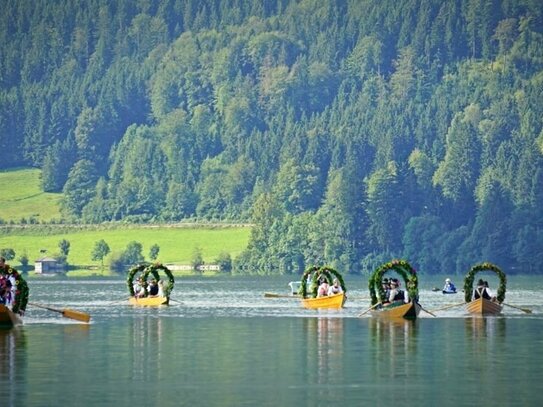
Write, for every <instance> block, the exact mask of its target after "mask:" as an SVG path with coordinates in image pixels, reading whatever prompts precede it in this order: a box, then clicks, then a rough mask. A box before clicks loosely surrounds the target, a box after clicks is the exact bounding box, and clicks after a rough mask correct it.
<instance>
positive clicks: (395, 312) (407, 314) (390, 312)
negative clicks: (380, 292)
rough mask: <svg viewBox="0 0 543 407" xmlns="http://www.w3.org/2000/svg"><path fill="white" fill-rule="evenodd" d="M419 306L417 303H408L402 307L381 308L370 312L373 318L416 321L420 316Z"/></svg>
mask: <svg viewBox="0 0 543 407" xmlns="http://www.w3.org/2000/svg"><path fill="white" fill-rule="evenodd" d="M420 310H421V306H420V305H419V303H417V302H409V303H407V304H402V305H389V306H385V307H383V308H379V309H375V310H373V311H372V312H371V314H372V315H373V316H376V317H379V318H392V319H397V318H404V319H416V318H417V317H418V316H419V314H420Z"/></svg>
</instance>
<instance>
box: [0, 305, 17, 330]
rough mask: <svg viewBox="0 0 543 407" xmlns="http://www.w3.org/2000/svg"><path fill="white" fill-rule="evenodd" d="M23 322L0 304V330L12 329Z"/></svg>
mask: <svg viewBox="0 0 543 407" xmlns="http://www.w3.org/2000/svg"><path fill="white" fill-rule="evenodd" d="M22 323H23V320H22V319H21V317H19V315H17V314H15V313H14V312H13V311H11V310H10V309H9V308H8V307H6V306H5V305H4V304H0V328H8V329H9V328H13V327H14V326H17V325H21V324H22Z"/></svg>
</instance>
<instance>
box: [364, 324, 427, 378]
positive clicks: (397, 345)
mask: <svg viewBox="0 0 543 407" xmlns="http://www.w3.org/2000/svg"><path fill="white" fill-rule="evenodd" d="M369 332H370V338H371V342H372V347H373V350H374V352H373V355H374V358H373V360H372V361H371V363H372V364H373V370H374V371H375V372H376V373H378V374H379V375H380V376H384V377H387V378H398V377H401V376H407V375H409V374H412V373H414V372H413V371H412V370H413V369H414V366H416V365H415V364H414V363H413V362H414V360H416V358H417V350H418V349H417V348H418V340H417V336H418V324H417V320H406V319H403V318H401V319H383V318H371V319H369Z"/></svg>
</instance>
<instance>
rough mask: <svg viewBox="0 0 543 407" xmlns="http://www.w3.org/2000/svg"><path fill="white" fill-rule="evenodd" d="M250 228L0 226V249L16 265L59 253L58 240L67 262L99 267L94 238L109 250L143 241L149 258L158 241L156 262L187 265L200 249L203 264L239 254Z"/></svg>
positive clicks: (79, 266) (106, 262)
mask: <svg viewBox="0 0 543 407" xmlns="http://www.w3.org/2000/svg"><path fill="white" fill-rule="evenodd" d="M250 230H251V229H250V228H249V227H244V226H239V227H209V228H208V227H170V226H162V227H159V226H157V227H146V226H139V227H136V226H134V227H130V226H118V227H107V228H106V227H103V228H101V227H96V228H82V229H77V228H65V227H62V226H60V225H58V226H55V225H53V226H42V225H39V226H36V225H32V226H28V227H25V228H7V227H4V228H3V229H0V233H1V235H0V249H4V248H12V249H13V250H14V251H15V253H16V255H15V259H13V260H11V261H10V264H11V265H12V266H14V267H15V268H17V267H18V266H19V264H18V263H19V262H18V261H17V258H18V257H19V256H20V255H21V254H23V253H26V255H27V256H28V259H29V263H30V264H31V265H33V263H34V261H35V260H36V259H38V258H40V257H43V256H44V255H49V256H51V255H54V254H56V253H59V252H60V250H59V246H58V244H59V242H60V241H61V240H63V239H66V240H67V241H68V242H70V251H69V254H68V263H69V264H70V265H71V266H75V267H76V268H82V269H83V268H88V267H92V266H100V262H99V261H92V260H91V257H92V256H91V254H92V250H93V248H94V246H95V244H96V242H97V241H99V240H101V239H103V240H105V241H106V243H107V244H108V245H109V247H110V249H111V253H110V254H109V255H108V256H107V257H106V258H105V259H104V264H105V265H107V264H108V258H109V256H111V254H112V253H115V252H120V251H123V250H124V249H126V246H127V244H128V243H130V242H132V241H136V242H139V243H141V244H142V246H143V251H142V254H143V255H144V256H145V258H146V260H149V249H150V247H151V246H152V245H154V244H157V245H158V246H159V247H160V252H159V255H158V259H157V261H160V262H162V263H175V264H190V262H191V258H192V256H193V254H194V252H195V251H196V250H197V249H199V250H201V253H202V257H203V259H204V261H205V262H206V263H213V262H214V260H215V259H216V258H217V257H218V256H219V254H220V253H224V252H225V253H229V254H230V256H231V257H232V258H235V257H236V256H237V255H239V254H240V253H241V252H242V251H243V250H244V249H245V248H246V247H247V243H248V241H249V235H250Z"/></svg>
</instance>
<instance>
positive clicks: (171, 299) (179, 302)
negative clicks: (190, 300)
mask: <svg viewBox="0 0 543 407" xmlns="http://www.w3.org/2000/svg"><path fill="white" fill-rule="evenodd" d="M170 301H173V302H176V303H178V304H181V305H185V304H184V303H182V302H181V301H177V300H174V299H173V298H171V297H170Z"/></svg>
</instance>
